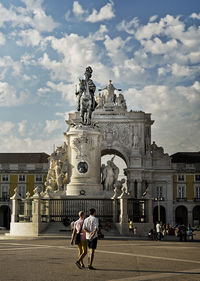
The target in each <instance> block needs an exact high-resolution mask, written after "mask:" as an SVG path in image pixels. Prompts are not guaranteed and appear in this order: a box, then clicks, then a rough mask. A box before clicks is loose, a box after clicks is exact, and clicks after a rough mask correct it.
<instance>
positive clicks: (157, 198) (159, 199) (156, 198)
mask: <svg viewBox="0 0 200 281" xmlns="http://www.w3.org/2000/svg"><path fill="white" fill-rule="evenodd" d="M163 200H164V198H163V197H161V196H157V197H155V198H154V201H157V202H158V221H159V222H160V201H163Z"/></svg>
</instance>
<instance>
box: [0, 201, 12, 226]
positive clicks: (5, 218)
mask: <svg viewBox="0 0 200 281" xmlns="http://www.w3.org/2000/svg"><path fill="white" fill-rule="evenodd" d="M10 221H11V211H10V208H9V206H5V205H3V206H1V207H0V226H2V227H5V228H6V229H10Z"/></svg>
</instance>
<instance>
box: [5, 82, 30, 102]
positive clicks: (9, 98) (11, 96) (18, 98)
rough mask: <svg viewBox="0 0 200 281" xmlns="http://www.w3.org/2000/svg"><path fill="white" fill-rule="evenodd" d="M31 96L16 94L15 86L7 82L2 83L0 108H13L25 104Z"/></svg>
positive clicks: (21, 93) (22, 93) (24, 93)
mask: <svg viewBox="0 0 200 281" xmlns="http://www.w3.org/2000/svg"><path fill="white" fill-rule="evenodd" d="M28 96H29V94H28V93H26V92H20V93H19V94H17V93H16V90H15V89H14V87H13V86H11V85H9V84H8V83H7V82H0V106H2V107H11V106H19V105H22V104H24V103H25V102H26V101H27V99H28Z"/></svg>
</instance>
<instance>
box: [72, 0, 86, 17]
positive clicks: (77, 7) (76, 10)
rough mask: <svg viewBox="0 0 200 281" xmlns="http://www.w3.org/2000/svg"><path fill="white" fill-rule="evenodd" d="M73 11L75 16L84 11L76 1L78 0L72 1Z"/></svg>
mask: <svg viewBox="0 0 200 281" xmlns="http://www.w3.org/2000/svg"><path fill="white" fill-rule="evenodd" d="M73 13H74V14H75V15H76V16H81V15H83V14H84V13H85V11H84V10H83V8H82V6H81V5H80V4H79V3H78V1H74V3H73Z"/></svg>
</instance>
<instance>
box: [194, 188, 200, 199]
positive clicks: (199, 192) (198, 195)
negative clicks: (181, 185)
mask: <svg viewBox="0 0 200 281" xmlns="http://www.w3.org/2000/svg"><path fill="white" fill-rule="evenodd" d="M195 198H196V199H200V186H196V187H195Z"/></svg>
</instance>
